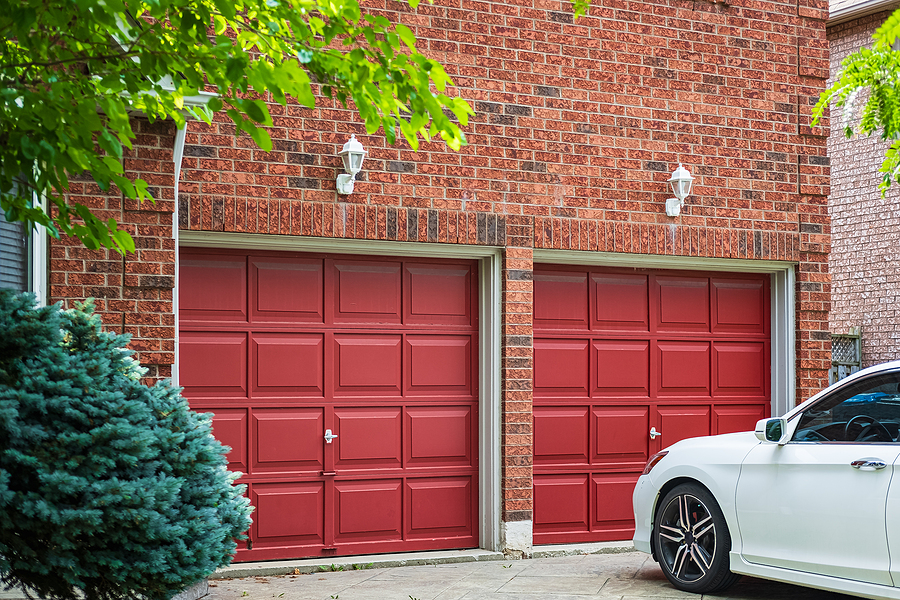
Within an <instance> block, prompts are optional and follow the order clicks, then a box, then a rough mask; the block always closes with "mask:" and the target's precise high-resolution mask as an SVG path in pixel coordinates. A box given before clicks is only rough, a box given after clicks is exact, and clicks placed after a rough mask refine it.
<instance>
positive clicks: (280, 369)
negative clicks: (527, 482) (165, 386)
mask: <svg viewBox="0 0 900 600" xmlns="http://www.w3.org/2000/svg"><path fill="white" fill-rule="evenodd" d="M476 269H477V267H476V264H475V263H474V262H470V261H469V262H467V261H430V260H404V259H394V258H371V257H355V256H325V255H315V254H300V253H273V252H270V253H266V252H260V253H247V252H231V251H210V250H198V249H182V252H181V262H180V278H179V315H180V317H179V319H180V320H179V327H180V341H179V352H180V353H179V365H180V367H179V370H180V383H181V385H183V386H184V388H185V395H186V396H187V397H188V398H189V399H190V401H191V406H192V407H193V408H194V409H196V410H199V411H205V412H212V413H214V414H215V418H214V421H213V428H214V432H215V434H216V436H217V437H218V438H219V439H220V440H221V441H222V442H223V443H225V444H227V445H228V446H231V448H232V451H231V454H230V455H229V460H230V463H231V466H230V468H231V469H232V470H236V471H242V472H243V473H245V474H246V475H245V477H243V478H242V479H241V480H240V481H241V482H242V483H247V484H249V495H250V498H251V500H252V504H253V506H255V507H256V510H255V512H254V513H253V526H252V528H251V530H250V539H249V542H245V543H243V545H242V547H241V549H240V550H239V551H238V555H237V559H238V560H267V559H279V558H294V557H301V556H319V555H334V554H359V553H369V552H393V551H400V550H426V549H437V548H464V547H475V546H477V545H478V528H477V509H476V506H477V505H476V503H477V497H478V490H477V481H478V477H477V475H478V453H477V445H478V435H477V426H478V414H477V411H478V402H477V398H478V389H477V381H478V378H477V373H478V370H477V368H476V360H477V355H478V351H477V348H478V345H477V344H478V341H477V337H476V332H477V329H478V323H477V311H476V310H475V308H476V302H475V298H476V293H477V290H476V281H477V279H476V277H477V273H476ZM329 432H330V434H331V435H332V436H336V437H334V438H332V439H330V440H326V436H327V434H328V433H329Z"/></svg>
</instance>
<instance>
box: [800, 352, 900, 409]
mask: <svg viewBox="0 0 900 600" xmlns="http://www.w3.org/2000/svg"><path fill="white" fill-rule="evenodd" d="M891 371H900V360H892V361H890V362H886V363H881V364H877V365H872V366H871V367H866V368H865V369H862V370H861V371H857V372H856V373H854V374H853V375H850V376H849V377H845V378H844V379H841V380H840V381H838V382H837V383H833V384H832V385H830V386H828V387H827V388H825V389H824V390H822V391H821V392H819V393H817V394H815V395H813V396H811V397H810V398H809V399H808V400H806V401H805V402H802V403H801V404H798V405H797V406H795V407H794V408H792V409H791V410H789V411H788V412H786V413H785V415H784V416H785V417H793V416H794V415H795V414H796V413H798V412H800V411H801V410H804V409H805V408H806V407H807V406H809V405H810V404H812V403H813V402H815V401H816V400H818V399H819V398H821V397H822V396H824V395H825V394H830V393H831V392H833V391H834V390H837V389H840V388H842V387H844V386H845V385H850V384H851V383H853V382H854V381H856V380H857V379H861V378H863V377H868V376H869V375H874V374H876V373H889V372H891Z"/></svg>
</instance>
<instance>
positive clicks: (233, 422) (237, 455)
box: [199, 408, 249, 473]
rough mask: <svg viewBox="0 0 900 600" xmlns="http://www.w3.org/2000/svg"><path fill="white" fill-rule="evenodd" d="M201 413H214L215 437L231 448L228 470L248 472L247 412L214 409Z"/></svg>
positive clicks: (244, 410)
mask: <svg viewBox="0 0 900 600" xmlns="http://www.w3.org/2000/svg"><path fill="white" fill-rule="evenodd" d="M199 412H212V413H213V419H212V428H213V435H214V436H215V438H216V439H217V440H219V441H220V442H222V443H223V444H225V445H226V446H228V447H230V448H231V450H230V451H229V452H228V470H229V471H239V472H241V473H246V472H247V470H248V469H247V465H248V464H249V463H248V462H247V451H248V448H247V410H246V409H244V408H213V409H211V410H210V409H204V410H201V411H199Z"/></svg>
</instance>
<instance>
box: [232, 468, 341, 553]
mask: <svg viewBox="0 0 900 600" xmlns="http://www.w3.org/2000/svg"><path fill="white" fill-rule="evenodd" d="M250 498H251V500H252V503H253V506H254V507H255V508H256V510H254V511H253V527H252V531H253V539H254V543H255V544H257V545H274V544H284V545H287V544H290V545H321V544H322V543H323V542H324V537H325V535H324V534H325V531H324V529H325V528H324V522H325V520H324V512H325V486H324V484H323V483H322V482H318V481H313V482H305V483H256V484H253V486H252V489H251V493H250Z"/></svg>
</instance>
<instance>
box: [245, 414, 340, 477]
mask: <svg viewBox="0 0 900 600" xmlns="http://www.w3.org/2000/svg"><path fill="white" fill-rule="evenodd" d="M252 424H253V440H254V442H253V449H254V452H253V462H252V469H253V472H254V473H299V472H310V471H313V472H316V471H321V470H322V468H323V465H324V449H323V447H322V436H323V435H324V434H325V415H324V410H323V409H321V408H254V409H253V414H252Z"/></svg>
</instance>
